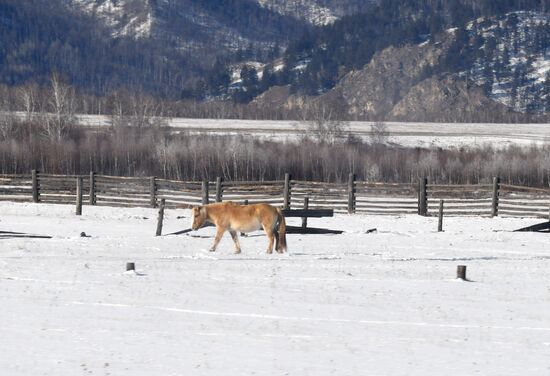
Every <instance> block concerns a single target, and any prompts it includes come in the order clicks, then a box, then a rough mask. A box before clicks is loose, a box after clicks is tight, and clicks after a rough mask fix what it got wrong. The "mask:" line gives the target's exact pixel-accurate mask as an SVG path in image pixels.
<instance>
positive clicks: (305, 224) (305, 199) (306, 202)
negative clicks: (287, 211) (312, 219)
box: [302, 197, 309, 228]
mask: <svg viewBox="0 0 550 376" xmlns="http://www.w3.org/2000/svg"><path fill="white" fill-rule="evenodd" d="M308 209H309V197H304V210H308ZM302 228H307V217H302Z"/></svg>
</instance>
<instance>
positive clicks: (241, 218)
mask: <svg viewBox="0 0 550 376" xmlns="http://www.w3.org/2000/svg"><path fill="white" fill-rule="evenodd" d="M205 222H209V223H213V224H214V225H216V238H215V239H214V244H213V245H212V248H210V252H214V251H216V247H217V246H218V243H219V242H220V240H221V238H222V236H223V234H224V232H225V231H229V233H230V234H231V237H232V238H233V241H234V242H235V253H241V245H240V244H239V237H238V235H237V232H250V231H256V230H259V229H261V228H263V229H264V231H265V233H266V234H267V237H268V238H269V244H268V246H267V253H272V252H273V239H276V245H275V249H276V250H277V252H279V253H283V252H284V251H285V250H286V223H285V217H284V215H283V213H282V212H281V210H280V209H278V208H275V207H273V206H271V205H268V204H252V205H239V204H235V203H233V202H231V201H227V202H220V203H215V204H209V205H203V206H195V207H194V208H193V225H192V226H191V228H192V229H193V230H198V229H199V228H201V227H202V226H203V225H204V223H205Z"/></svg>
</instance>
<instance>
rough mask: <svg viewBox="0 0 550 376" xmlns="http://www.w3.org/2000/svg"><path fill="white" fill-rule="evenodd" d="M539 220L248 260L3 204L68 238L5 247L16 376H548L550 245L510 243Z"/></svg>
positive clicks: (379, 236)
mask: <svg viewBox="0 0 550 376" xmlns="http://www.w3.org/2000/svg"><path fill="white" fill-rule="evenodd" d="M166 214H167V218H166V222H165V233H169V232H173V231H177V230H181V229H184V228H186V227H188V225H189V218H188V217H189V211H187V210H168V211H167V213H166ZM177 216H185V217H186V218H183V219H178V218H177ZM298 221H299V219H297V220H296V221H289V222H291V223H297V222H298ZM539 221H540V220H535V219H503V218H495V219H489V218H475V217H471V218H465V217H460V218H446V219H445V222H444V227H445V230H446V231H445V232H444V233H437V232H436V231H435V230H436V228H437V223H436V222H437V219H436V218H423V217H419V216H401V217H389V216H387V217H382V216H360V215H353V216H348V215H337V216H335V217H334V218H330V219H319V220H310V225H313V226H321V227H328V228H334V229H344V230H345V231H346V232H345V233H344V234H343V235H330V236H329V235H307V236H306V235H288V243H289V253H287V254H285V255H277V254H275V255H266V254H265V253H264V249H265V247H266V239H265V237H264V236H263V235H262V236H260V235H261V234H260V233H258V234H251V236H249V237H247V238H243V239H241V245H242V248H243V253H242V254H241V255H234V254H233V253H232V252H233V245H232V242H231V239H230V237H229V236H228V235H226V236H225V237H224V239H223V240H222V242H221V244H220V247H219V250H218V252H216V253H209V252H207V251H206V250H207V249H208V247H209V246H210V244H211V242H212V236H213V231H214V229H213V228H205V229H202V230H199V231H198V232H195V233H192V234H191V235H193V236H185V235H180V236H163V237H154V236H153V235H154V232H155V227H156V210H153V209H118V208H117V209H114V208H101V207H84V214H83V216H82V217H76V216H75V215H74V207H73V206H62V205H59V206H53V205H46V204H14V203H0V231H4V232H5V231H14V232H25V233H35V234H43V235H52V236H53V238H52V239H25V238H19V239H10V238H5V237H4V238H1V237H0V306H1V309H0V322H1V323H2V324H1V326H0V354H1V356H0V375H3V376H4V375H8V376H11V375H33V376H34V375H55V376H63V375H67V376H69V375H70V376H72V375H81V374H83V375H84V374H94V375H134V376H136V375H163V376H165V375H314V376H319V375H448V374H453V375H474V374H480V375H547V374H550V315H549V312H550V272H549V271H550V247H549V244H550V236H549V235H547V234H536V233H513V232H511V231H510V230H512V229H515V228H518V227H521V226H525V225H530V224H534V223H537V222H539ZM374 227H376V228H377V229H378V231H377V232H375V233H370V234H366V233H365V231H366V230H368V229H371V228H374ZM82 231H84V232H86V234H88V235H90V237H80V236H79V234H80V233H81V232H82ZM0 235H1V234H0ZM129 261H133V262H135V263H136V267H137V272H138V273H125V265H126V262H129ZM459 264H464V265H467V267H468V277H469V278H470V279H471V280H472V281H471V282H463V281H458V280H455V279H454V277H455V275H456V266H457V265H459Z"/></svg>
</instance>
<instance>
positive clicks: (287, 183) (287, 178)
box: [283, 174, 290, 209]
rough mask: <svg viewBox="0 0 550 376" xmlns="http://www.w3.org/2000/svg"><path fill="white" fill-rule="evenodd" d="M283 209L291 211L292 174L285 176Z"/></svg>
mask: <svg viewBox="0 0 550 376" xmlns="http://www.w3.org/2000/svg"><path fill="white" fill-rule="evenodd" d="M283 195H284V203H283V209H290V174H285V186H284V191H283Z"/></svg>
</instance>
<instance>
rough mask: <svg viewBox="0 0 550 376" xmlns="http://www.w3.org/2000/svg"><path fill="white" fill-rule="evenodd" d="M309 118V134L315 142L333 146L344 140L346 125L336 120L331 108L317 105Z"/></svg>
mask: <svg viewBox="0 0 550 376" xmlns="http://www.w3.org/2000/svg"><path fill="white" fill-rule="evenodd" d="M310 116H311V119H312V120H311V121H310V122H309V127H310V130H309V133H310V134H311V135H312V136H313V138H314V139H315V140H316V141H317V142H320V143H326V144H329V145H333V144H335V143H336V142H338V141H342V140H343V139H344V136H345V131H346V128H347V127H348V123H347V122H345V121H342V120H339V119H337V118H336V117H335V116H334V114H333V112H332V109H331V108H328V107H327V106H325V105H317V106H315V107H314V108H313V109H312V112H311V113H310Z"/></svg>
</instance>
